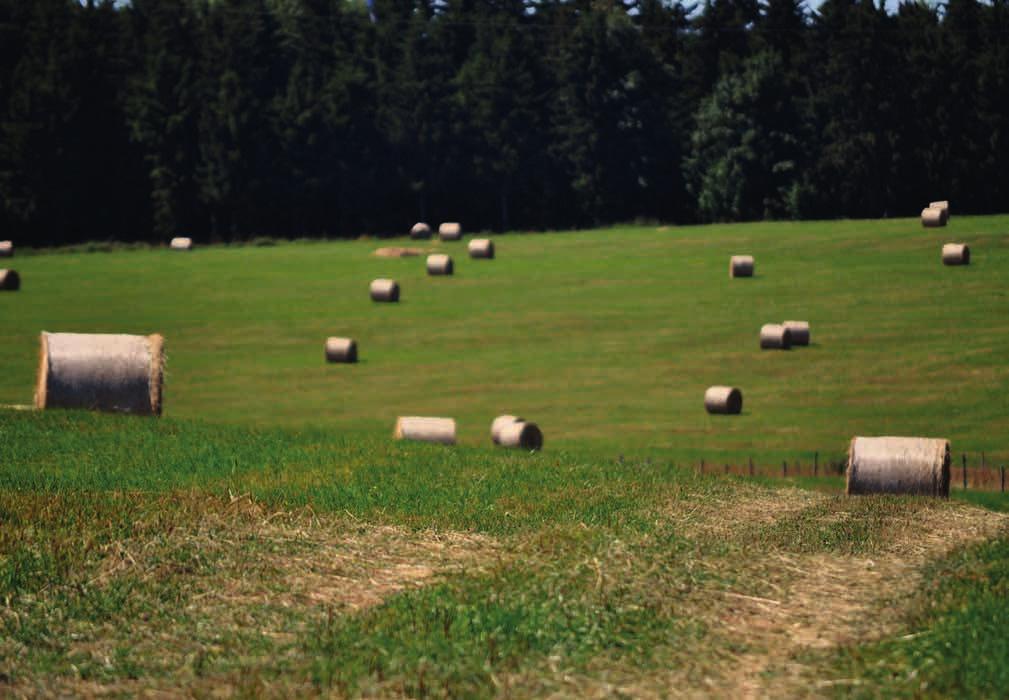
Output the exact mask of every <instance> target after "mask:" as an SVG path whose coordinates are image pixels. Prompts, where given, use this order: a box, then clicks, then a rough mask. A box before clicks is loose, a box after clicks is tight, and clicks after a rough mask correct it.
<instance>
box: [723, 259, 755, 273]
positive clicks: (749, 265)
mask: <svg viewBox="0 0 1009 700" xmlns="http://www.w3.org/2000/svg"><path fill="white" fill-rule="evenodd" d="M754 266H755V265H754V262H753V256H752V255H733V256H732V257H731V258H729V277H753V268H754Z"/></svg>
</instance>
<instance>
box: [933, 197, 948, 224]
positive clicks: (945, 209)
mask: <svg viewBox="0 0 1009 700" xmlns="http://www.w3.org/2000/svg"><path fill="white" fill-rule="evenodd" d="M928 207H929V209H942V218H943V219H944V220H945V221H949V200H946V199H944V200H942V201H940V202H929V203H928Z"/></svg>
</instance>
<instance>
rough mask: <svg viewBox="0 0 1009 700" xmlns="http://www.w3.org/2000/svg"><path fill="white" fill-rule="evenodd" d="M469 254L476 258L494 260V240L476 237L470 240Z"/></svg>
mask: <svg viewBox="0 0 1009 700" xmlns="http://www.w3.org/2000/svg"><path fill="white" fill-rule="evenodd" d="M468 249H469V256H470V257H471V258H474V259H481V258H482V259H484V260H493V259H494V241H492V240H490V239H489V238H474V239H473V240H472V241H470V242H469V246H468Z"/></svg>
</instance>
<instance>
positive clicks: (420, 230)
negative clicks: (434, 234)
mask: <svg viewBox="0 0 1009 700" xmlns="http://www.w3.org/2000/svg"><path fill="white" fill-rule="evenodd" d="M430 237H431V227H430V226H428V225H427V224H425V223H424V222H423V221H418V222H417V223H415V224H414V225H413V227H412V228H411V229H410V238H414V239H417V238H430Z"/></svg>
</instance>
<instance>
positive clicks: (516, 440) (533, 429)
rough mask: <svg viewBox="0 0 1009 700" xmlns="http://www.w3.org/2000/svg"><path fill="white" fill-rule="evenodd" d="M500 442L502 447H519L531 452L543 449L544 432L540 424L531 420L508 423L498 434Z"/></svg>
mask: <svg viewBox="0 0 1009 700" xmlns="http://www.w3.org/2000/svg"><path fill="white" fill-rule="evenodd" d="M498 444H499V445H501V447H517V448H518V449H520V450H529V451H530V452H532V451H536V450H542V449H543V433H542V432H540V429H539V426H537V425H536V424H535V423H530V422H529V421H515V422H513V423H507V424H505V425H504V426H502V428H501V432H500V433H499V434H498Z"/></svg>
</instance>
